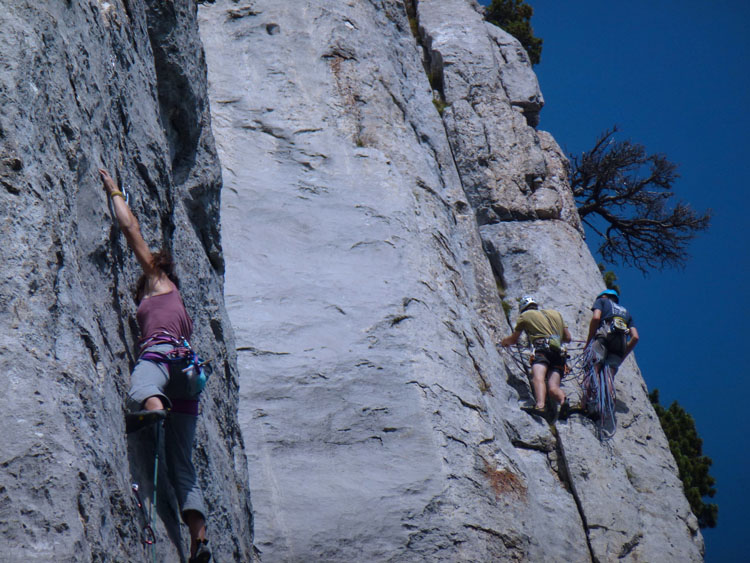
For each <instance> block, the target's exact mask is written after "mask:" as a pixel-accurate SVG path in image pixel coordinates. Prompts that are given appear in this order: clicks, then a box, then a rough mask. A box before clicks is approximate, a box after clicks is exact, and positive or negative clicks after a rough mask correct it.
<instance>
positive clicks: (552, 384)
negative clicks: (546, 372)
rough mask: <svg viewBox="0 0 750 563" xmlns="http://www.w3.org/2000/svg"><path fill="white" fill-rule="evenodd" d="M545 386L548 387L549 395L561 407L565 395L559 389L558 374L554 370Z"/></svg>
mask: <svg viewBox="0 0 750 563" xmlns="http://www.w3.org/2000/svg"><path fill="white" fill-rule="evenodd" d="M547 384H548V385H549V394H550V395H552V397H554V399H555V400H556V401H557V402H558V403H560V404H561V405H562V404H563V402H565V393H564V392H563V390H562V389H561V388H560V372H559V371H557V370H554V371H553V372H552V374H551V375H550V376H549V381H548V382H547Z"/></svg>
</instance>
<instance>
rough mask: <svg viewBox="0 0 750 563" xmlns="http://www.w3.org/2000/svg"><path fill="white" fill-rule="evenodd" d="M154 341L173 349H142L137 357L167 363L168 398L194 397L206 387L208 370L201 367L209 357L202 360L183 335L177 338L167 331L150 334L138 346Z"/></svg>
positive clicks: (152, 343) (149, 344)
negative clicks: (163, 350) (160, 350)
mask: <svg viewBox="0 0 750 563" xmlns="http://www.w3.org/2000/svg"><path fill="white" fill-rule="evenodd" d="M157 344H171V345H172V346H174V348H173V349H172V350H170V351H168V352H159V351H157V350H145V351H144V352H143V353H142V354H141V356H140V359H142V360H147V361H150V362H154V363H157V364H166V366H167V371H168V372H169V383H167V386H166V388H165V389H164V391H165V394H166V395H167V396H168V397H170V398H175V399H177V400H178V401H180V400H194V399H196V398H197V397H198V395H200V394H201V392H202V391H203V389H205V387H206V382H207V381H208V373H207V370H205V369H204V367H205V366H206V365H208V363H209V362H210V360H203V359H202V358H201V357H200V356H199V355H198V354H197V353H196V352H195V351H194V350H193V349H192V348H191V346H190V343H189V342H188V341H187V339H186V338H182V337H181V338H179V339H176V338H174V337H172V336H171V335H169V334H167V333H163V334H157V335H155V336H152V337H150V338H149V339H148V340H146V341H145V343H144V344H142V346H141V348H142V349H145V348H148V347H151V346H155V345H157ZM191 414H193V413H191ZM195 414H197V413H195Z"/></svg>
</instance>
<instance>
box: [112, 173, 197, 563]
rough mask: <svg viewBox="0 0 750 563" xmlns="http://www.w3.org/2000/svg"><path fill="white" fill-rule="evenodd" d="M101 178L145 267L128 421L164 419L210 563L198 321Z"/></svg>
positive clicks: (185, 500)
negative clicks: (196, 449) (197, 443)
mask: <svg viewBox="0 0 750 563" xmlns="http://www.w3.org/2000/svg"><path fill="white" fill-rule="evenodd" d="M99 174H100V175H101V179H102V181H103V183H104V190H105V191H106V192H107V195H108V196H109V199H110V200H111V202H112V207H113V209H114V212H115V216H116V217H117V221H118V223H119V224H120V228H121V229H122V232H123V233H124V234H125V238H126V239H127V241H128V246H129V247H130V248H131V250H132V251H133V252H134V253H135V256H136V258H137V259H138V262H139V263H140V265H141V267H142V268H143V274H142V275H141V277H140V279H139V280H138V283H137V286H136V302H137V304H138V310H137V313H136V319H137V321H138V327H139V328H140V331H141V340H140V355H139V359H138V362H137V363H136V365H135V368H134V369H133V373H132V374H131V377H130V391H129V392H128V401H129V403H130V405H129V406H130V407H131V410H133V411H135V412H132V413H131V414H130V415H129V416H128V426H129V428H128V431H132V430H135V429H137V428H139V427H141V426H143V425H145V424H149V423H153V422H158V423H161V421H162V420H164V419H166V421H165V424H164V428H165V431H166V441H165V450H166V454H167V463H168V464H169V466H170V478H171V481H172V485H173V487H174V489H175V492H176V494H177V501H178V503H179V506H180V511H181V514H182V518H183V521H184V522H185V524H187V526H188V528H189V530H190V562H191V563H206V562H208V561H209V560H210V559H211V552H210V551H209V549H208V545H207V544H208V540H207V539H206V518H205V514H206V509H205V506H204V502H203V494H202V492H201V489H200V487H199V485H198V479H197V475H196V472H195V467H194V466H193V462H192V459H191V458H192V455H191V454H192V449H193V440H194V437H195V428H196V423H197V415H198V395H199V393H200V391H201V390H202V384H203V383H205V380H204V379H203V380H202V381H201V384H200V385H198V386H197V387H196V385H195V384H194V381H193V382H192V383H193V384H192V385H191V382H187V381H186V378H187V377H188V374H186V372H187V371H189V370H190V369H193V370H194V371H196V372H200V362H199V361H198V362H196V361H195V360H196V359H197V356H196V355H195V354H193V353H192V350H190V345H189V343H188V341H189V339H190V336H191V334H192V331H193V323H192V320H191V319H190V316H189V315H188V313H187V311H186V310H185V305H184V304H183V302H182V298H181V296H180V292H179V289H178V286H179V281H178V279H177V276H176V275H175V272H174V264H173V262H172V259H171V258H170V256H169V254H168V253H167V252H165V251H159V252H155V253H152V252H151V250H149V247H148V245H147V244H146V241H145V240H144V239H143V236H142V235H141V231H140V227H139V225H138V220H137V219H136V218H135V216H134V215H133V213H132V212H131V211H130V208H129V207H128V204H127V202H126V200H125V196H124V194H123V193H122V192H121V191H120V190H119V189H118V188H117V184H115V182H114V180H113V179H112V178H111V177H110V175H109V173H108V172H107V171H106V170H103V169H101V168H100V169H99ZM186 357H191V358H192V360H193V363H192V364H190V362H189V361H183V362H182V363H181V364H179V368H180V369H177V370H176V369H175V366H176V363H175V359H177V361H178V362H179V360H180V359H184V358H186ZM198 360H199V359H198ZM191 365H192V368H190V366H191ZM184 366H188V367H187V369H183V368H184ZM167 413H169V416H167Z"/></svg>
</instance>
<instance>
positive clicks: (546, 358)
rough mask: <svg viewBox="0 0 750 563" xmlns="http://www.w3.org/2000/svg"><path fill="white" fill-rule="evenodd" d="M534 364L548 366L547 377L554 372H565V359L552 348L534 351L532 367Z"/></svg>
mask: <svg viewBox="0 0 750 563" xmlns="http://www.w3.org/2000/svg"><path fill="white" fill-rule="evenodd" d="M534 364H542V365H544V366H547V369H548V371H547V375H549V374H550V373H551V372H553V371H559V372H560V373H564V372H565V358H563V357H562V355H561V354H560V353H559V352H555V351H553V350H551V349H550V348H536V349H535V350H534V361H533V362H531V365H534Z"/></svg>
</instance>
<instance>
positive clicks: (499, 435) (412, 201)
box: [199, 0, 702, 561]
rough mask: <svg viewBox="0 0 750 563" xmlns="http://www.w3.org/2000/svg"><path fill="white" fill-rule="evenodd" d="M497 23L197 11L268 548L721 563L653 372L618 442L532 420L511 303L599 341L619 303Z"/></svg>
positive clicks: (424, 10) (632, 391)
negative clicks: (686, 486) (507, 342)
mask: <svg viewBox="0 0 750 563" xmlns="http://www.w3.org/2000/svg"><path fill="white" fill-rule="evenodd" d="M480 11H481V9H480V8H479V7H478V5H477V4H476V2H473V1H471V0H440V1H438V0H421V1H419V2H405V3H404V2H401V1H400V0H377V1H376V0H370V1H368V0H349V1H341V2H330V1H325V0H299V1H297V2H295V3H294V4H293V5H292V4H291V3H283V2H281V3H280V2H273V1H271V0H253V1H240V2H233V1H230V0H223V1H222V0H217V2H215V3H212V4H206V5H204V6H202V7H201V9H200V18H199V19H200V27H201V35H202V38H203V41H204V45H205V47H206V54H207V62H208V68H209V83H210V94H211V104H212V114H213V125H214V133H215V136H216V142H217V147H218V150H219V155H220V158H221V161H222V165H223V167H224V182H225V184H224V185H225V189H224V192H223V198H222V211H221V214H222V232H223V236H224V245H225V246H224V248H225V256H226V263H227V272H226V285H225V296H226V302H227V306H228V309H229V314H230V317H231V319H232V323H233V325H234V327H235V334H236V342H237V349H238V363H239V369H240V373H241V385H240V389H241V401H240V413H239V416H240V423H241V426H242V429H243V434H244V436H245V439H246V440H247V443H248V461H249V469H250V483H251V488H252V490H253V499H254V505H255V523H256V528H255V531H256V543H257V545H258V547H259V548H260V549H261V550H262V551H263V558H264V560H265V561H306V560H326V561H351V560H363V561H382V560H389V561H506V560H519V561H521V560H530V561H542V560H543V561H589V560H598V561H606V560H611V559H614V558H616V557H620V558H622V559H624V560H630V561H649V560H669V561H690V560H693V561H695V560H700V559H701V550H702V538H701V536H700V533H699V532H698V530H697V528H696V527H695V519H694V518H692V515H691V514H690V512H689V509H688V505H687V501H686V500H685V498H684V496H683V495H682V491H681V485H680V483H679V480H678V479H677V475H676V470H675V467H674V463H673V461H672V459H671V456H670V454H669V451H668V448H667V447H666V440H665V439H664V436H663V434H662V433H661V430H660V428H659V426H658V422H657V421H656V418H655V415H654V413H653V411H652V410H651V407H650V405H649V404H648V400H647V399H646V396H645V386H644V384H643V380H642V378H641V376H640V373H639V372H638V370H637V368H636V367H635V363H634V361H633V360H632V359H631V360H629V361H628V365H627V366H626V367H624V368H623V370H622V371H621V373H620V375H619V376H618V398H619V401H620V402H619V403H618V404H619V408H620V413H619V421H620V425H621V428H620V430H619V432H618V434H617V435H616V436H615V439H614V440H612V441H610V442H608V443H607V444H601V443H600V442H599V441H598V440H597V438H596V436H595V432H594V429H593V427H592V425H591V423H590V422H589V421H588V420H586V419H583V418H581V417H579V416H574V417H573V418H572V419H571V420H569V421H567V422H564V423H557V425H556V426H554V427H550V426H548V425H547V424H544V423H542V422H541V421H539V420H537V419H535V418H532V417H530V416H528V415H526V414H525V413H523V412H521V411H520V409H519V402H521V401H523V400H528V399H529V397H530V394H529V389H528V384H527V382H526V379H525V375H524V373H523V370H522V369H520V367H519V365H517V363H516V362H515V361H514V358H513V356H512V355H511V354H509V353H508V352H505V351H500V350H498V349H497V347H496V343H497V342H498V340H499V338H500V337H501V336H503V335H505V334H508V333H509V332H510V327H511V324H510V321H512V320H514V319H515V314H516V313H515V311H512V313H511V315H510V319H506V315H505V313H504V311H503V309H502V304H501V298H500V295H501V294H503V295H505V299H506V301H507V302H508V303H511V304H513V303H515V301H514V299H515V298H516V297H519V296H520V295H521V294H523V293H529V292H533V293H535V294H536V295H538V296H539V298H540V299H542V300H543V302H544V303H545V305H548V306H551V307H554V308H557V309H560V310H561V311H562V312H563V314H564V316H565V318H566V319H567V321H568V323H569V324H570V326H571V328H572V330H573V331H574V334H576V336H578V338H582V337H583V336H584V330H585V327H586V325H587V323H588V319H589V315H590V313H589V310H588V307H589V306H590V302H591V300H592V298H593V296H594V295H595V294H596V292H597V291H598V290H600V289H601V287H602V281H601V277H600V275H599V273H598V270H597V268H596V265H595V263H594V260H593V258H592V257H591V255H590V253H589V251H588V249H587V248H586V246H585V243H584V241H583V238H582V230H581V225H580V221H579V220H578V216H577V213H576V211H575V205H574V202H573V198H572V194H571V193H570V188H569V185H568V183H567V168H566V161H565V157H564V155H563V154H562V152H561V151H560V149H559V147H557V144H556V143H555V141H554V139H552V137H551V136H549V135H548V134H546V133H543V132H538V131H536V130H535V129H534V128H533V126H534V125H535V124H536V122H537V119H538V112H539V110H540V109H541V105H542V96H541V93H540V92H539V90H538V85H537V83H536V78H535V77H534V75H533V73H532V72H531V69H530V68H529V66H528V64H527V63H526V57H525V53H523V51H522V50H521V49H520V47H519V46H518V44H517V42H515V40H514V39H512V38H510V37H509V36H507V34H505V33H503V32H501V31H499V30H497V29H495V28H492V27H490V26H488V25H487V24H486V23H485V22H483V20H482V18H481V15H480ZM415 34H416V35H415ZM434 99H438V100H439V102H437V103H435V104H433V100H434ZM441 102H442V103H441ZM443 104H447V106H445V107H444V109H443V111H442V118H441V114H440V112H439V111H438V110H439V109H442V108H443ZM480 225H481V228H480ZM566 390H567V391H568V392H569V393H570V394H571V395H572V396H575V395H576V393H578V392H579V390H578V388H577V384H576V382H575V381H573V380H571V381H569V382H567V383H566ZM613 493H615V494H616V496H615V495H614V494H613Z"/></svg>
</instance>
